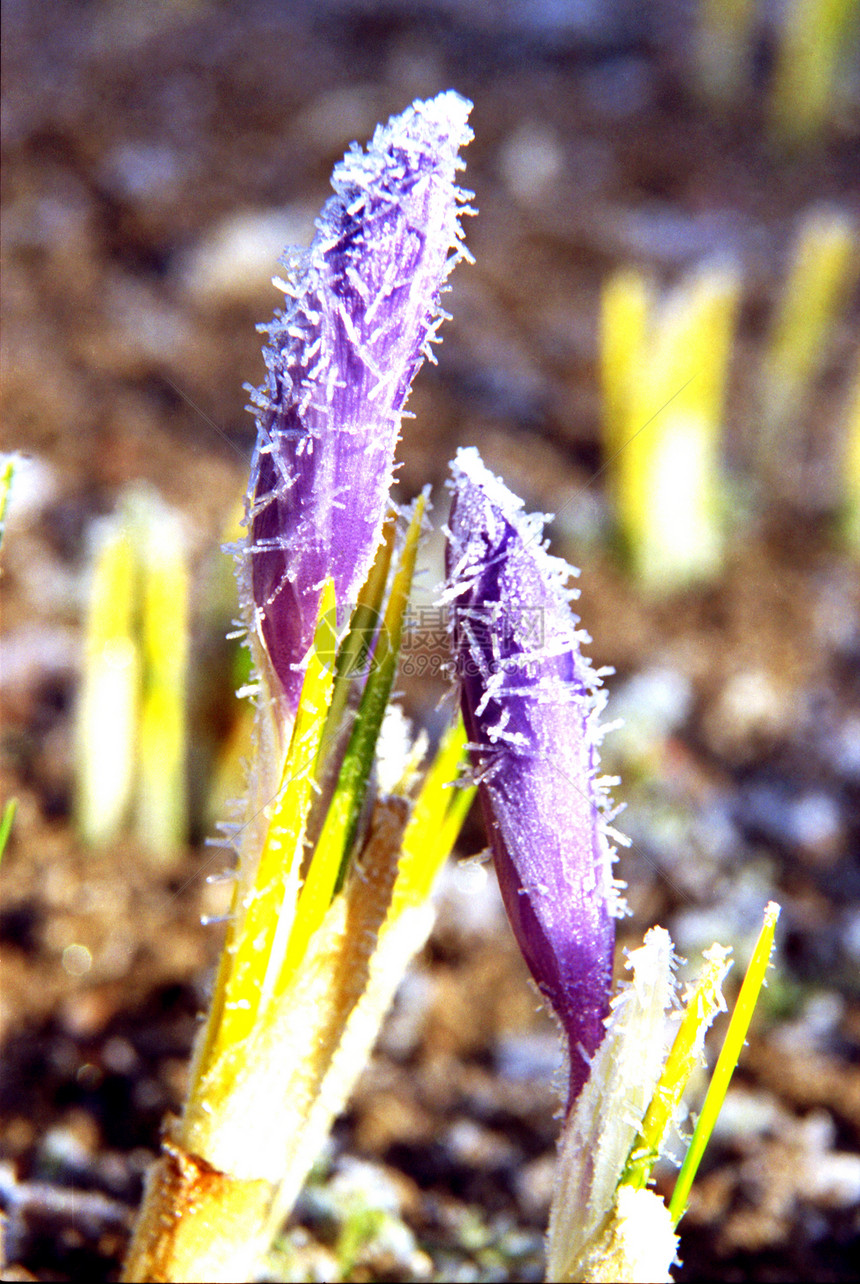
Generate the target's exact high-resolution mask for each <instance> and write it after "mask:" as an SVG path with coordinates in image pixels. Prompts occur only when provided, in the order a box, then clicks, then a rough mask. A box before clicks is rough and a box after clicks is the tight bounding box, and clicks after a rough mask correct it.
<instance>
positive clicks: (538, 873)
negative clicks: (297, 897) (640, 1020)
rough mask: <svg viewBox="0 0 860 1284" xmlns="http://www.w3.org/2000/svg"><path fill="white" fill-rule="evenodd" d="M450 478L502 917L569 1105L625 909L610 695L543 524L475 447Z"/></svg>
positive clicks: (467, 689) (473, 720) (468, 675)
mask: <svg viewBox="0 0 860 1284" xmlns="http://www.w3.org/2000/svg"><path fill="white" fill-rule="evenodd" d="M452 471H453V475H454V480H453V484H452V489H453V492H454V503H453V508H452V511H451V517H450V530H449V544H448V575H449V582H448V586H447V589H446V598H447V600H448V601H450V602H451V622H452V623H451V630H452V642H453V648H454V657H455V667H456V670H457V674H458V676H459V679H460V683H461V702H462V708H463V717H464V719H465V723H466V731H467V734H468V736H469V740H470V742H471V754H472V762H473V765H474V767H475V770H476V777H477V780H478V781H479V790H478V792H479V794H480V798H481V805H482V809H483V813H484V819H485V822H486V826H487V831H488V834H489V837H490V845H491V848H492V852H493V857H494V860H495V865H496V871H497V873H498V878H499V885H500V887H501V892H502V897H503V899H504V903H505V908H506V910H507V913H508V917H509V919H510V921H511V925H512V927H513V930H514V933H515V935H516V938H517V941H518V943H519V946H520V949H521V950H522V952H523V955H524V957H525V960H526V962H527V964H528V966H529V968H530V970H531V973H532V976H533V977H534V979H535V981H536V982H537V985H538V987H539V989H540V991H541V993H542V994H543V995H544V997H545V998H546V1000H547V1002H548V1003H549V1004H550V1006H551V1007H552V1009H553V1011H554V1012H555V1013H556V1015H557V1016H558V1018H559V1020H560V1022H561V1025H562V1027H563V1029H564V1032H565V1035H566V1038H567V1043H568V1051H569V1063H570V1088H569V1102H572V1101H573V1099H574V1098H575V1097H576V1096H577V1094H578V1093H579V1091H580V1089H581V1088H582V1086H583V1084H584V1083H585V1081H586V1079H587V1078H588V1061H589V1058H590V1057H591V1055H592V1054H593V1053H594V1051H595V1050H596V1048H597V1047H598V1045H599V1043H600V1041H601V1039H602V1038H603V1034H604V1018H605V1017H606V1015H607V1013H608V1010H609V998H610V992H611V983H612V956H613V946H614V938H615V932H614V923H613V917H614V916H615V915H616V914H617V912H618V898H617V891H616V887H615V885H614V883H613V878H612V850H611V848H610V846H609V843H608V840H607V836H606V818H605V815H604V812H605V807H606V797H605V793H604V790H603V787H602V785H601V782H600V780H599V778H598V777H597V770H598V752H597V750H598V744H599V740H600V732H599V729H598V717H599V714H600V711H601V710H602V708H603V705H604V703H605V695H604V693H603V692H602V691H600V690H599V689H598V688H599V687H600V677H599V675H598V674H597V673H596V672H595V671H594V670H593V669H592V668H591V666H590V665H589V663H588V661H587V660H586V659H584V657H583V656H582V654H581V652H580V649H579V647H580V642H581V641H582V640H583V639H584V638H585V635H584V634H583V633H581V632H579V631H577V629H576V627H575V624H576V620H575V618H574V617H573V616H572V615H571V611H570V606H569V602H570V598H571V596H572V594H571V592H570V591H569V590H568V589H566V588H565V582H566V580H567V578H568V577H569V575H570V574H571V568H570V567H569V566H567V565H566V563H564V562H562V561H561V560H560V559H558V558H554V557H551V556H550V555H549V554H548V553H547V552H546V548H545V545H544V542H543V540H542V530H543V525H544V522H545V520H546V519H545V518H544V517H542V516H541V515H533V516H527V515H526V514H525V513H524V512H523V511H522V502H521V501H520V500H519V499H517V497H516V496H515V495H513V494H512V493H511V492H510V491H509V490H508V489H507V487H506V486H505V485H504V484H503V483H502V482H501V481H500V480H499V479H498V478H497V477H494V476H493V474H492V473H490V472H489V471H488V470H487V468H486V467H485V466H484V464H483V463H482V461H481V459H480V456H479V455H478V453H477V451H476V450H474V449H468V450H461V451H459V453H458V455H457V459H456V461H455V462H454V464H453V465H452ZM586 640H587V639H586Z"/></svg>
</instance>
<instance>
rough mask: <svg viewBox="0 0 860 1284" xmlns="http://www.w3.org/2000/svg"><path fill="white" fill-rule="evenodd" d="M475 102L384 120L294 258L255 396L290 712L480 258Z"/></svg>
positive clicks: (381, 510)
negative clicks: (420, 382)
mask: <svg viewBox="0 0 860 1284" xmlns="http://www.w3.org/2000/svg"><path fill="white" fill-rule="evenodd" d="M470 108H471V104H470V103H469V102H467V100H466V99H464V98H461V97H460V96H459V95H458V94H456V93H454V92H453V91H449V92H447V93H443V94H439V95H438V96H437V97H436V98H434V99H432V100H430V101H428V102H416V103H415V104H414V105H413V106H412V107H410V108H409V109H408V110H407V111H405V112H403V113H402V115H400V116H397V117H394V118H392V119H391V120H390V121H389V122H388V124H387V125H384V126H379V127H377V129H376V132H375V133H374V136H373V139H372V141H371V143H370V144H369V146H368V148H367V150H366V152H365V151H362V149H361V148H360V147H359V146H358V145H357V144H353V145H352V147H351V149H350V150H349V151H348V152H347V154H346V156H345V157H344V159H343V160H342V161H341V162H340V163H339V164H338V165H337V166H336V167H335V170H334V174H333V176H332V186H333V188H334V193H335V194H334V196H332V197H330V198H329V200H328V202H327V203H326V205H325V206H324V208H323V210H322V212H321V214H320V216H319V218H318V220H317V224H316V234H315V236H314V239H313V242H312V244H311V247H310V249H309V250H307V251H304V252H302V251H295V250H293V251H287V252H286V253H285V255H284V258H283V262H284V265H285V267H286V268H287V269H288V273H287V275H288V277H289V280H288V281H287V282H286V283H282V284H283V285H284V288H285V290H286V293H287V303H286V306H285V308H284V310H283V312H281V313H278V314H277V315H276V316H275V319H274V320H273V321H272V323H271V324H270V325H269V326H267V327H264V329H265V330H266V331H267V333H268V335H269V344H268V346H267V347H266V348H265V350H264V355H265V358H266V364H267V367H268V376H267V379H266V382H265V383H264V384H263V386H262V387H261V388H259V389H258V390H257V391H256V392H255V393H254V406H255V409H256V415H257V445H256V451H255V455H254V463H253V468H252V474H251V487H250V501H249V510H248V537H247V543H246V560H245V575H244V579H245V597H246V601H247V604H248V605H249V607H250V608H251V610H252V613H253V617H254V624H255V626H256V632H257V637H258V638H259V639H260V640H261V641H262V645H263V648H264V650H265V653H266V655H267V656H268V661H269V662H270V666H271V670H272V671H273V673H274V677H275V679H276V682H275V684H273V683H272V680H271V678H272V675H271V674H267V675H266V676H267V681H268V685H269V687H270V689H271V688H272V687H273V686H274V694H275V695H276V696H278V697H279V698H280V701H281V704H282V708H283V712H284V715H285V716H286V717H289V716H291V715H292V714H293V713H294V712H295V708H296V705H297V702H298V694H299V691H300V689H301V683H302V677H303V672H302V670H303V662H304V659H305V657H306V655H307V652H308V649H309V647H310V645H311V643H312V640H313V630H314V624H315V620H316V614H317V609H318V604H319V597H320V592H321V589H322V586H323V584H324V582H325V580H326V578H327V577H329V576H331V577H332V578H333V580H334V586H335V594H336V599H337V603H338V611H339V615H340V613H341V612H342V611H344V610H346V609H347V608H348V605H349V604H350V603H351V602H354V601H355V596H356V593H357V591H358V589H359V588H360V587H361V584H362V583H363V581H364V579H365V577H366V575H367V573H368V571H369V569H370V564H371V562H372V560H373V555H374V551H375V548H376V545H377V543H378V541H379V537H380V532H381V527H382V522H383V519H384V516H385V509H386V504H387V500H388V492H389V489H390V487H391V482H392V478H393V462H394V451H395V447H396V444H397V438H398V434H399V429H400V420H401V416H402V413H403V407H404V403H405V401H406V397H407V395H408V392H409V387H410V384H411V381H412V378H413V376H414V375H415V373H416V371H417V369H418V367H419V366H420V365H421V362H422V359H423V357H424V356H425V355H427V352H428V349H429V344H430V342H431V341H432V340H433V339H434V337H435V332H436V329H437V327H438V325H439V323H440V320H441V318H442V313H441V309H440V307H439V295H440V291H441V290H442V287H443V285H444V282H445V279H446V277H447V276H448V274H449V272H450V271H451V268H452V267H453V265H454V264H455V263H456V262H457V261H458V259H459V258H460V257H462V256H463V255H464V254H465V253H466V251H465V247H464V245H463V243H462V232H461V228H460V222H459V216H460V214H461V213H462V212H463V208H462V205H463V200H464V198H465V195H466V194H465V193H463V192H461V191H460V189H459V188H458V186H457V184H456V182H455V176H456V171H457V170H458V169H460V168H462V163H461V161H460V160H459V155H458V153H459V150H460V148H461V147H462V146H464V145H465V144H466V143H467V142H468V141H469V140H470V138H471V137H472V133H471V130H470V129H469V126H468V124H467V117H468V114H469V111H470ZM452 251H453V252H452ZM344 623H345V620H344V619H342V618H339V620H338V624H339V625H342V624H344ZM278 687H279V688H280V689H278Z"/></svg>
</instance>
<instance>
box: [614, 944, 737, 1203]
mask: <svg viewBox="0 0 860 1284" xmlns="http://www.w3.org/2000/svg"><path fill="white" fill-rule="evenodd" d="M728 956H729V951H728V950H726V949H724V947H723V946H721V945H712V946H711V948H710V950H708V951H707V952H706V953H705V967H704V970H703V971H702V974H701V976H700V977H699V979H698V981H697V982H696V984H695V986H694V987H693V989H692V991H691V992H690V994H689V996H688V998H687V1001H686V1005H685V1008H684V1015H683V1018H682V1020H681V1025H680V1027H679V1029H678V1033H677V1034H676V1036H675V1041H674V1043H673V1044H672V1048H671V1051H670V1052H669V1056H668V1057H667V1058H666V1064H665V1065H664V1067H663V1073H662V1075H661V1076H660V1081H659V1083H658V1084H657V1088H656V1090H655V1092H654V1095H653V1097H652V1098H651V1104H650V1105H649V1107H648V1109H647V1110H646V1112H645V1118H644V1119H643V1120H642V1126H641V1128H640V1129H639V1136H638V1137H637V1138H636V1141H635V1142H634V1143H633V1148H632V1150H631V1152H630V1158H629V1160H628V1162H627V1166H626V1168H625V1169H624V1172H623V1174H622V1176H621V1181H620V1183H619V1184H620V1185H622V1186H633V1187H635V1188H636V1189H640V1190H641V1189H642V1188H643V1187H644V1186H645V1184H646V1183H647V1181H648V1178H649V1177H650V1175H651V1169H652V1168H653V1167H654V1164H655V1162H656V1160H657V1157H658V1156H659V1154H660V1145H661V1143H662V1141H663V1138H664V1136H665V1134H666V1130H667V1128H668V1127H669V1125H670V1123H671V1122H672V1120H673V1118H674V1116H675V1111H676V1110H677V1108H678V1104H679V1102H680V1100H681V1096H682V1094H683V1092H684V1089H685V1088H686V1086H687V1083H688V1081H689V1079H690V1075H691V1074H692V1073H693V1071H694V1070H695V1069H696V1067H697V1066H698V1065H699V1064H700V1062H701V1057H702V1048H703V1046H704V1040H705V1034H706V1033H707V1031H708V1029H709V1027H710V1025H711V1022H712V1021H713V1019H714V1017H715V1016H716V1015H717V1013H718V1012H720V1011H724V1010H725V1002H724V1000H723V995H722V989H721V986H722V983H723V981H724V980H725V977H726V973H727V972H728V970H729V968H730V967H731V962H730V960H729V957H728Z"/></svg>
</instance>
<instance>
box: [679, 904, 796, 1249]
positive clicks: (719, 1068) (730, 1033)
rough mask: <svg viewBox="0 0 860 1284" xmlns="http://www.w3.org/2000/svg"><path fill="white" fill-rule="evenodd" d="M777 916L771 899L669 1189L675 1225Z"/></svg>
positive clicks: (760, 980)
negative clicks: (697, 1114)
mask: <svg viewBox="0 0 860 1284" xmlns="http://www.w3.org/2000/svg"><path fill="white" fill-rule="evenodd" d="M778 918H779V906H778V905H777V904H776V903H775V902H774V901H770V902H769V904H768V905H767V906H766V907H765V911H764V923H763V924H762V929H761V932H760V933H759V937H758V940H757V941H756V944H755V949H754V950H753V953H752V958H751V959H750V964H749V967H748V968H747V971H746V975H745V976H744V979H743V984H742V985H741V989H740V994H739V995H738V1001H737V1003H736V1004H735V1009H734V1012H733V1013H732V1018H731V1021H730V1022H729V1028H728V1030H727V1031H726V1037H725V1039H724V1040H723V1046H722V1048H721V1049H720V1055H719V1056H718V1058H717V1064H716V1065H715V1066H714V1073H713V1074H712V1075H711V1081H710V1083H709V1084H708V1091H707V1094H706V1096H705V1100H704V1103H703V1104H702V1109H701V1111H700V1112H699V1118H698V1120H697V1122H696V1128H695V1131H694V1133H693V1137H692V1139H691V1141H690V1145H689V1146H688V1148H687V1153H686V1155H685V1156H684V1162H683V1165H682V1166H681V1171H680V1172H679V1173H678V1179H677V1181H676V1182H675V1189H674V1190H673V1192H672V1199H671V1201H670V1204H669V1214H670V1216H671V1218H672V1224H673V1225H675V1226H676V1225H677V1224H678V1222H679V1221H680V1219H681V1217H682V1216H683V1214H684V1210H685V1208H686V1206H687V1196H688V1195H689V1193H690V1188H691V1187H692V1184H693V1178H694V1177H695V1175H696V1170H697V1169H698V1166H699V1162H700V1160H701V1158H702V1154H703V1153H704V1150H705V1146H706V1145H707V1144H708V1140H709V1138H710V1135H711V1133H712V1132H713V1129H714V1124H715V1123H716V1121H717V1115H718V1114H719V1113H720V1110H721V1109H722V1105H723V1102H724V1101H725V1098H726V1092H727V1090H728V1086H729V1082H730V1080H731V1077H732V1075H733V1074H734V1070H735V1066H736V1065H737V1063H738V1058H739V1056H740V1054H741V1049H742V1048H743V1046H744V1040H745V1039H746V1036H747V1030H748V1029H749V1025H750V1021H751V1020H752V1014H753V1011H754V1010H755V1005H756V1003H757V1002H758V996H759V992H760V991H761V987H762V985H763V984H764V978H765V973H766V972H767V969H768V966H769V964H770V958H771V954H772V953H773V942H774V935H775V933H776V923H777V919H778Z"/></svg>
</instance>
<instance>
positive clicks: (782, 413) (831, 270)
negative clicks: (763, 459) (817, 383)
mask: <svg viewBox="0 0 860 1284" xmlns="http://www.w3.org/2000/svg"><path fill="white" fill-rule="evenodd" d="M858 270H860V255H858V243H857V231H856V227H855V225H854V223H853V221H852V220H851V219H849V218H848V217H847V216H846V215H844V214H842V213H841V212H840V211H838V210H818V211H816V212H815V213H814V214H811V215H810V216H809V217H808V218H807V220H806V222H805V223H804V225H803V227H802V228H801V230H800V233H799V234H798V237H797V241H796V244H795V247H794V254H793V258H792V264H791V268H790V271H789V276H788V280H787V281H786V283H785V287H784V289H783V292H782V297H781V299H780V303H779V307H778V309H777V313H776V317H775V319H774V322H773V327H772V330H771V335H770V339H769V342H768V349H767V354H766V356H765V361H764V387H763V389H762V401H763V410H764V414H765V422H766V427H767V429H768V431H769V432H773V433H776V432H778V431H779V428H780V426H781V425H782V424H783V422H784V421H785V420H788V421H789V425H790V423H791V422H793V420H794V419H795V417H796V415H797V414H798V411H799V409H800V408H802V404H803V402H804V401H805V399H806V397H807V396H808V393H809V386H810V383H811V382H812V380H813V379H814V378H815V377H816V375H817V373H818V370H819V368H820V366H821V362H822V360H823V358H824V355H825V353H826V349H827V344H828V341H829V339H830V336H831V334H832V332H833V329H834V327H835V325H836V323H837V321H838V320H839V318H840V316H841V314H842V312H843V310H844V308H845V306H846V304H847V301H848V297H849V294H850V292H851V289H852V288H853V285H854V282H855V281H856V279H857V274H858ZM771 444H772V443H771V442H769V441H768V442H767V445H768V446H770V445H771Z"/></svg>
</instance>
